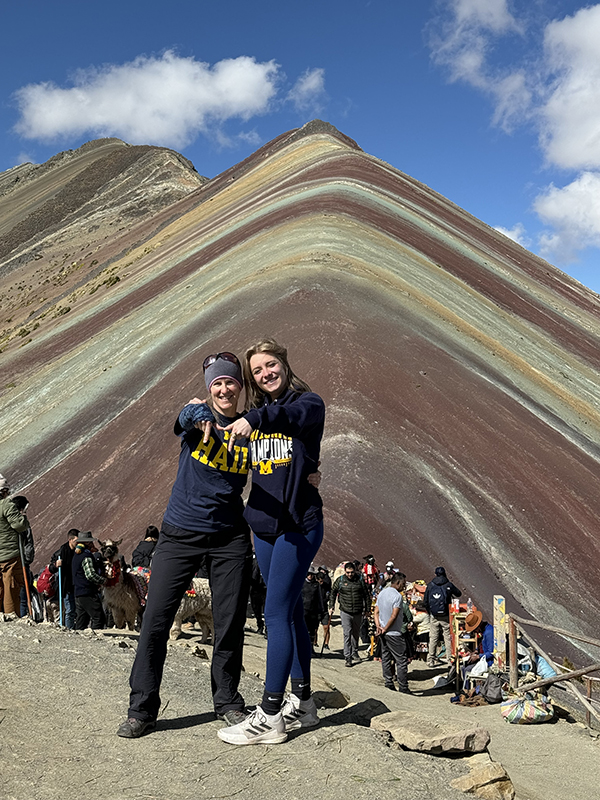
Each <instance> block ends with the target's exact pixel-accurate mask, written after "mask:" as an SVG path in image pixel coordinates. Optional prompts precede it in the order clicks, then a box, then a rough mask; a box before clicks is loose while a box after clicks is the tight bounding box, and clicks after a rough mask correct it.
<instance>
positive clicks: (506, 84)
mask: <svg viewBox="0 0 600 800" xmlns="http://www.w3.org/2000/svg"><path fill="white" fill-rule="evenodd" d="M445 6H446V13H445V14H444V13H442V14H441V15H440V16H439V17H438V18H436V21H435V22H434V23H433V24H432V25H431V26H430V41H429V44H430V47H431V51H432V57H433V59H434V61H435V62H436V63H437V64H438V65H439V66H441V67H443V68H444V69H445V70H446V71H447V76H448V79H449V80H450V81H453V82H454V81H463V82H465V83H468V84H470V85H471V86H473V88H475V89H479V90H480V91H482V92H484V93H486V94H488V95H489V96H490V97H491V99H492V101H493V102H494V105H495V112H494V117H493V121H494V123H495V124H497V125H500V126H501V127H503V128H504V129H506V130H510V128H511V127H512V125H513V123H514V121H515V120H516V119H518V118H520V117H521V116H523V115H524V114H525V113H526V111H527V109H528V108H529V106H530V104H531V91H530V89H529V87H528V86H527V80H526V74H525V73H524V72H523V70H522V69H514V68H512V67H507V68H505V69H503V70H500V69H498V68H495V69H493V68H492V67H491V66H490V54H491V52H492V50H493V47H494V44H495V39H496V38H497V37H499V36H505V35H513V36H514V35H519V36H522V35H523V33H524V26H523V25H522V24H521V23H520V22H519V21H518V20H517V19H516V18H515V17H514V16H513V15H512V14H511V12H510V10H509V7H508V3H507V0H450V2H449V3H445Z"/></svg>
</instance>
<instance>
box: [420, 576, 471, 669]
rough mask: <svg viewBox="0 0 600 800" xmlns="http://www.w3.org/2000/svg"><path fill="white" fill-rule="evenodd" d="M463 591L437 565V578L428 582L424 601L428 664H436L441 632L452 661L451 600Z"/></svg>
mask: <svg viewBox="0 0 600 800" xmlns="http://www.w3.org/2000/svg"><path fill="white" fill-rule="evenodd" d="M461 594H462V592H461V591H460V589H457V588H456V586H455V585H454V584H453V583H452V581H450V580H449V578H448V576H447V575H446V570H445V569H444V567H436V569H435V578H434V579H433V580H432V581H430V583H428V584H427V589H425V596H424V598H423V602H424V604H425V608H426V610H427V612H428V613H429V650H428V653H427V666H428V667H435V666H436V663H437V662H436V652H437V645H438V640H439V637H440V633H441V634H442V635H443V637H444V644H445V646H446V659H447V660H448V663H450V657H451V655H452V644H451V640H450V612H449V608H448V607H449V605H450V600H451V599H452V598H453V597H460V596H461Z"/></svg>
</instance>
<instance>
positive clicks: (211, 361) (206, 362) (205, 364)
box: [202, 353, 240, 371]
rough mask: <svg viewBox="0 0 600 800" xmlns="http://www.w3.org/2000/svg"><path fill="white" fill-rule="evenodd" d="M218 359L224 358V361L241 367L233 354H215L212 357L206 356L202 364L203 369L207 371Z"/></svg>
mask: <svg viewBox="0 0 600 800" xmlns="http://www.w3.org/2000/svg"><path fill="white" fill-rule="evenodd" d="M218 358H222V359H223V360H224V361H231V363H232V364H237V365H238V367H239V365H240V362H239V361H238V357H237V356H236V355H234V354H233V353H213V354H212V355H210V356H206V358H205V359H204V362H203V364H202V369H203V370H205V371H206V370H207V369H208V367H210V365H211V364H214V363H215V361H216V360H217V359H218Z"/></svg>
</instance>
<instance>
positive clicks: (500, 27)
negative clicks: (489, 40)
mask: <svg viewBox="0 0 600 800" xmlns="http://www.w3.org/2000/svg"><path fill="white" fill-rule="evenodd" d="M453 5H454V11H455V14H456V21H457V23H458V24H459V25H478V26H480V27H481V28H482V29H485V30H490V31H493V32H494V33H506V32H507V31H510V30H519V25H518V24H517V21H516V19H515V18H514V17H513V15H512V14H511V13H510V11H509V10H508V3H507V0H454V3H453Z"/></svg>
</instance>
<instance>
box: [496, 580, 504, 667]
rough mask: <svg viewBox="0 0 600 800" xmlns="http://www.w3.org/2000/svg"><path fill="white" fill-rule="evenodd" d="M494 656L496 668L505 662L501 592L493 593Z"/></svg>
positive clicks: (502, 665) (502, 598) (502, 599)
mask: <svg viewBox="0 0 600 800" xmlns="http://www.w3.org/2000/svg"><path fill="white" fill-rule="evenodd" d="M494 658H495V660H496V666H497V667H498V669H500V670H503V669H504V665H505V662H506V602H505V600H504V597H502V595H501V594H495V595H494Z"/></svg>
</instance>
